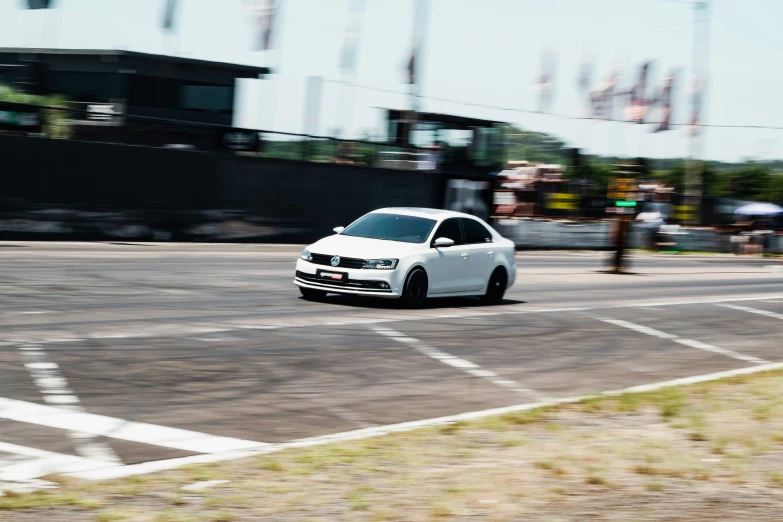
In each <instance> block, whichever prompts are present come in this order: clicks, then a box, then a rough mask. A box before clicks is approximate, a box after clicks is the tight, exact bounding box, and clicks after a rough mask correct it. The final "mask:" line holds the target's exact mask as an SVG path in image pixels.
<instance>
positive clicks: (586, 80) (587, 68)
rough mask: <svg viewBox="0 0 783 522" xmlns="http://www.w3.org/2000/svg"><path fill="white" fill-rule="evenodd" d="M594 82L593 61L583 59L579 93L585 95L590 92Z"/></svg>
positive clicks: (580, 66) (580, 67) (580, 65)
mask: <svg viewBox="0 0 783 522" xmlns="http://www.w3.org/2000/svg"><path fill="white" fill-rule="evenodd" d="M592 81H593V60H592V58H583V59H582V63H580V64H579V83H578V85H579V91H580V92H581V93H582V94H584V93H586V92H588V91H589V90H590V84H591V82H592Z"/></svg>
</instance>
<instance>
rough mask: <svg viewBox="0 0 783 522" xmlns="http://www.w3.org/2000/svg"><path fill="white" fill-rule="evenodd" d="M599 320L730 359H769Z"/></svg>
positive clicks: (663, 333)
mask: <svg viewBox="0 0 783 522" xmlns="http://www.w3.org/2000/svg"><path fill="white" fill-rule="evenodd" d="M601 321H603V322H605V323H610V324H613V325H615V326H622V327H623V328H628V329H630V330H634V331H636V332H639V333H643V334H646V335H651V336H654V337H660V338H661V339H670V340H672V341H674V342H675V343H678V344H682V345H684V346H689V347H691V348H696V349H697V350H704V351H706V352H713V353H718V354H720V355H725V356H726V357H731V358H732V359H737V360H739V361H745V362H749V363H753V364H767V363H769V361H765V360H764V359H759V358H758V357H753V356H752V355H745V354H742V353H739V352H735V351H732V350H727V349H725V348H720V347H718V346H713V345H711V344H707V343H703V342H701V341H694V340H693V339H682V338H681V337H680V336H678V335H674V334H669V333H666V332H661V331H660V330H656V329H654V328H650V327H647V326H643V325H640V324H635V323H630V322H628V321H621V320H619V319H608V318H607V319H601Z"/></svg>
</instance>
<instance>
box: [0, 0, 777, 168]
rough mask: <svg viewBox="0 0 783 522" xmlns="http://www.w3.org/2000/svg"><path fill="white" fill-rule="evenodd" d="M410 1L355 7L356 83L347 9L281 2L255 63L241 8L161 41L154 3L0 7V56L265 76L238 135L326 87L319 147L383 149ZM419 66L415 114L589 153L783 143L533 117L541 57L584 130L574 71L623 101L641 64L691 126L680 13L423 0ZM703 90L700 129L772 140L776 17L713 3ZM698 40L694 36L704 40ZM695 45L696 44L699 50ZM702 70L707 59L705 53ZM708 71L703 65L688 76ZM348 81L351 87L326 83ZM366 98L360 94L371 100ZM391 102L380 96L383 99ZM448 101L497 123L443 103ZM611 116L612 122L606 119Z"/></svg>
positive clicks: (716, 154)
mask: <svg viewBox="0 0 783 522" xmlns="http://www.w3.org/2000/svg"><path fill="white" fill-rule="evenodd" d="M414 1H422V0H366V7H365V10H364V14H363V17H362V30H361V40H360V47H359V51H358V58H357V66H356V70H355V73H354V74H353V75H351V76H348V77H345V76H343V75H342V73H341V71H340V67H339V64H340V55H341V48H342V45H343V41H344V39H345V34H346V22H347V19H348V12H349V0H282V4H281V8H280V11H279V17H278V19H277V22H276V23H277V25H276V31H277V32H276V36H275V38H274V43H275V47H276V48H275V49H273V50H270V51H264V52H255V51H253V42H254V41H255V38H254V36H255V34H256V33H255V26H254V22H253V20H252V19H251V18H250V12H249V10H248V1H247V0H179V3H178V7H177V12H176V19H175V28H176V31H175V32H174V33H166V32H165V31H163V29H162V20H163V12H164V4H165V0H132V1H131V0H53V6H54V7H55V9H50V10H35V11H31V10H25V9H21V7H22V6H23V5H24V4H25V2H24V1H23V0H0V47H59V48H72V49H128V50H134V51H141V52H149V53H162V54H172V55H179V56H186V57H192V58H199V59H206V60H215V61H224V62H233V63H242V64H252V65H261V66H269V67H272V68H274V69H275V70H276V71H278V72H277V73H276V74H274V75H271V76H269V77H268V78H267V79H265V80H240V81H239V82H238V85H237V98H236V105H235V122H234V124H235V125H236V126H240V127H249V128H261V129H265V130H277V131H284V132H295V133H300V132H304V130H305V115H304V107H305V105H306V97H307V92H306V85H307V83H308V77H310V76H316V77H320V78H322V79H323V80H324V81H323V83H322V86H323V88H322V93H321V107H320V109H321V110H320V113H319V118H318V119H319V124H318V127H317V129H316V130H317V132H316V133H317V134H320V135H328V134H332V133H334V132H335V129H337V128H343V129H344V131H343V135H344V136H346V135H347V136H352V137H363V136H367V135H370V136H382V135H385V125H384V121H383V113H382V111H381V110H380V109H378V108H379V107H390V108H398V109H407V108H409V107H410V103H411V102H410V96H409V95H408V94H407V93H408V92H409V90H410V86H409V85H407V84H406V81H407V73H406V65H407V61H408V57H409V53H410V50H411V45H412V33H413V25H414ZM429 2H430V8H429V17H428V23H427V24H426V28H427V31H426V39H425V43H424V46H423V50H422V52H421V54H420V58H419V59H420V65H421V71H422V72H421V74H420V77H419V79H420V83H421V86H420V88H421V94H422V95H423V96H424V98H423V99H422V102H421V110H424V111H428V112H443V113H450V114H458V115H463V116H471V117H479V118H487V119H493V120H499V121H507V122H510V123H513V124H515V125H518V126H520V127H521V128H524V129H528V130H534V131H541V132H547V133H550V134H553V135H555V136H557V137H559V138H561V139H563V140H564V141H565V142H566V143H568V144H569V145H570V146H574V147H579V148H581V149H583V150H584V151H585V152H587V153H591V154H604V155H609V154H611V155H619V156H628V157H634V156H647V157H685V156H687V155H688V154H689V153H690V151H691V150H694V151H695V153H696V154H697V155H699V156H700V157H702V158H705V159H714V160H722V161H737V160H743V159H760V160H766V159H779V158H783V130H763V129H724V128H709V129H705V130H704V132H703V134H702V140H701V142H695V143H694V142H693V140H691V139H689V138H688V137H687V134H686V132H685V130H684V129H683V128H675V130H671V131H668V132H662V133H653V132H652V127H653V126H652V125H634V124H628V123H622V122H595V121H587V120H575V119H569V118H563V117H560V116H556V115H549V114H536V113H531V112H529V111H535V110H537V108H538V95H537V93H536V92H535V91H534V90H533V89H532V88H531V84H532V83H533V82H534V81H535V80H536V78H537V77H538V76H539V75H540V72H541V61H542V55H543V53H544V52H546V51H552V52H554V53H555V55H556V66H555V71H554V98H553V102H552V105H551V111H552V112H554V113H557V114H558V115H566V116H573V117H582V116H585V115H586V114H587V102H586V97H585V96H584V93H582V92H581V91H580V90H579V89H578V86H577V79H578V70H579V65H580V63H581V62H582V61H583V60H584V59H585V58H586V57H593V62H594V75H593V83H597V82H598V81H599V80H601V79H602V78H605V77H607V76H608V75H609V74H610V72H611V71H612V70H614V69H616V70H617V71H619V74H620V77H619V84H620V86H621V87H626V88H627V87H630V85H631V84H632V82H633V81H634V80H635V78H636V75H637V71H638V68H639V66H640V65H641V64H642V63H643V62H645V61H648V60H652V61H653V69H652V75H651V81H652V83H653V84H654V85H658V84H659V83H661V82H662V81H663V80H664V78H665V75H666V73H667V72H668V71H670V70H676V71H678V75H677V83H676V84H675V89H674V100H673V103H674V108H673V118H672V121H673V122H675V123H678V122H685V121H686V120H687V118H688V117H689V113H690V103H689V99H688V88H689V85H690V82H691V78H692V68H693V65H694V64H693V54H694V48H693V41H694V23H693V22H694V7H693V4H692V3H691V2H690V1H689V0H481V1H478V0H429ZM709 13H710V23H709V40H708V42H709V46H708V47H706V46H705V48H702V50H703V49H707V48H708V54H707V55H708V56H709V60H708V62H706V63H707V65H708V70H709V77H708V83H707V90H706V94H705V99H704V108H703V117H702V121H703V122H704V123H705V124H717V125H761V126H765V125H766V126H778V127H783V96H781V95H780V85H781V84H783V67H782V66H781V64H783V60H782V58H783V32H781V31H780V30H779V23H780V20H783V2H781V1H780V0H710V1H709ZM705 29H706V27H705V26H704V25H700V26H698V29H697V31H698V34H699V35H704V34H705V33H706V31H705ZM700 41H701V42H706V41H707V40H706V39H704V38H700ZM701 54H702V55H703V53H701ZM698 66H699V67H705V66H706V65H705V64H704V62H700V63H699V64H698ZM341 80H348V81H349V82H350V83H354V84H357V85H359V86H362V87H353V86H350V85H344V84H340V83H338V82H339V81H341ZM367 87H372V88H373V89H380V90H373V89H370V88H367ZM381 91H391V92H381ZM427 97H433V98H442V99H447V100H456V101H459V102H468V103H473V104H483V105H489V106H492V107H502V108H504V109H505V110H500V109H494V108H482V107H476V106H470V105H465V104H463V103H454V102H451V101H439V100H432V99H428V98H427ZM618 115H619V113H618Z"/></svg>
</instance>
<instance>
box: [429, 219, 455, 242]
mask: <svg viewBox="0 0 783 522" xmlns="http://www.w3.org/2000/svg"><path fill="white" fill-rule="evenodd" d="M439 237H447V238H449V239H452V240H454V244H455V245H461V244H462V230H460V228H459V221H457V219H456V218H451V219H447V220H446V221H444V222H443V223H441V224H440V226H439V227H438V230H437V232H435V235H434V236H432V239H438V238H439Z"/></svg>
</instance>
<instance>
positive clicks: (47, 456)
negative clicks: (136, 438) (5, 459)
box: [0, 442, 117, 482]
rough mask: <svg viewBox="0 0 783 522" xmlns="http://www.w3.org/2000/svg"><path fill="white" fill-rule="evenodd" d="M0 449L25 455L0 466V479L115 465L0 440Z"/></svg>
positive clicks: (11, 479) (114, 465) (12, 479)
mask: <svg viewBox="0 0 783 522" xmlns="http://www.w3.org/2000/svg"><path fill="white" fill-rule="evenodd" d="M0 451H2V452H5V453H10V454H12V455H18V456H21V457H26V458H24V459H22V460H19V461H17V462H11V463H7V464H6V465H5V466H3V467H2V468H0V481H8V482H21V481H26V480H31V479H36V478H38V477H43V476H45V475H49V474H51V473H74V472H79V471H87V470H97V469H101V468H107V467H116V466H117V463H113V462H107V461H104V460H93V459H86V458H83V457H76V456H74V455H64V454H62V453H54V452H51V451H44V450H40V449H36V448H28V447H25V446H18V445H16V444H9V443H7V442H0Z"/></svg>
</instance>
